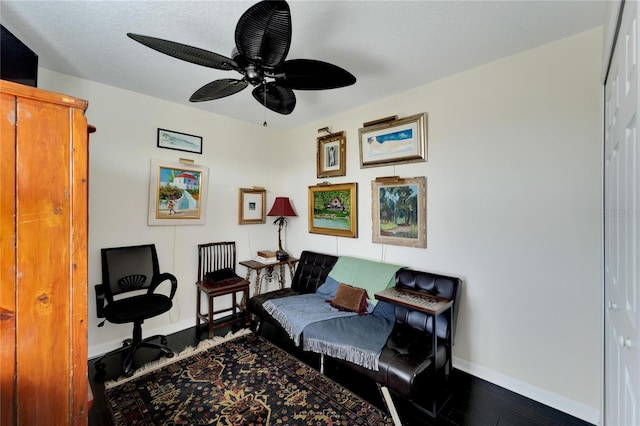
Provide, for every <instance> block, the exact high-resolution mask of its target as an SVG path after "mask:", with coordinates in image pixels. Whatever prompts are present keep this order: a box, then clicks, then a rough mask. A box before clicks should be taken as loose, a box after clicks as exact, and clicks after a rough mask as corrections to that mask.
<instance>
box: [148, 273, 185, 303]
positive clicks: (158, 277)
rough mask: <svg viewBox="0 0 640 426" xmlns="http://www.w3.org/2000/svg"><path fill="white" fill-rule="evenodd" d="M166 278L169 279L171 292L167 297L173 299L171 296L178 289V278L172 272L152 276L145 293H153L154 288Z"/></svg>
mask: <svg viewBox="0 0 640 426" xmlns="http://www.w3.org/2000/svg"><path fill="white" fill-rule="evenodd" d="M166 280H169V281H171V294H170V295H169V299H173V296H175V295H176V290H177V289H178V280H177V279H176V277H175V276H174V275H173V274H170V273H168V272H163V273H162V274H159V275H156V276H155V277H153V280H152V281H151V285H150V286H149V290H148V291H147V294H152V293H154V292H155V291H156V288H158V286H159V285H160V284H162V283H163V282H164V281H166Z"/></svg>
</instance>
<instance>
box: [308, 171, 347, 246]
mask: <svg viewBox="0 0 640 426" xmlns="http://www.w3.org/2000/svg"><path fill="white" fill-rule="evenodd" d="M357 191H358V184H357V183H343V184H337V185H318V186H310V187H309V232H311V233H313V234H324V235H335V236H338V237H348V238H357V236H358V206H357V203H358V194H357Z"/></svg>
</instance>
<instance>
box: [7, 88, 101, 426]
mask: <svg viewBox="0 0 640 426" xmlns="http://www.w3.org/2000/svg"><path fill="white" fill-rule="evenodd" d="M0 96H1V97H0V102H1V104H0V132H1V133H0V135H1V145H0V161H1V162H0V219H1V228H0V265H1V268H0V272H1V273H2V276H1V277H2V282H1V283H0V356H1V358H0V398H1V405H0V424H2V425H16V424H18V425H44V424H48V425H82V424H84V425H86V424H87V411H88V405H87V392H88V377H87V219H88V208H87V207H88V206H87V203H88V140H89V137H88V132H89V128H88V126H87V119H86V117H85V115H84V112H85V110H86V108H87V106H88V103H87V102H86V101H84V100H81V99H77V98H73V97H70V96H66V95H61V94H57V93H51V92H47V91H44V90H40V89H36V88H33V87H29V86H24V85H21V84H15V83H11V82H7V81H2V80H0Z"/></svg>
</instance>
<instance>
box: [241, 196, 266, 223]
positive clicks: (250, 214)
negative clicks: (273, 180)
mask: <svg viewBox="0 0 640 426" xmlns="http://www.w3.org/2000/svg"><path fill="white" fill-rule="evenodd" d="M266 193H267V190H266V189H253V188H240V198H239V206H238V223H239V224H240V225H249V224H252V223H265V222H266V217H267V215H266V212H267V206H266V204H265V198H266Z"/></svg>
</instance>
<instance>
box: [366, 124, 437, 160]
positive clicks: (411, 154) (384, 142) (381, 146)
mask: <svg viewBox="0 0 640 426" xmlns="http://www.w3.org/2000/svg"><path fill="white" fill-rule="evenodd" d="M358 137H359V143H360V168H366V167H378V166H387V165H390V164H403V163H414V162H418V161H427V114H426V113H421V114H416V115H412V116H410V117H407V118H402V119H399V120H391V121H385V122H382V123H380V124H374V125H371V126H368V127H363V128H361V129H359V130H358Z"/></svg>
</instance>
